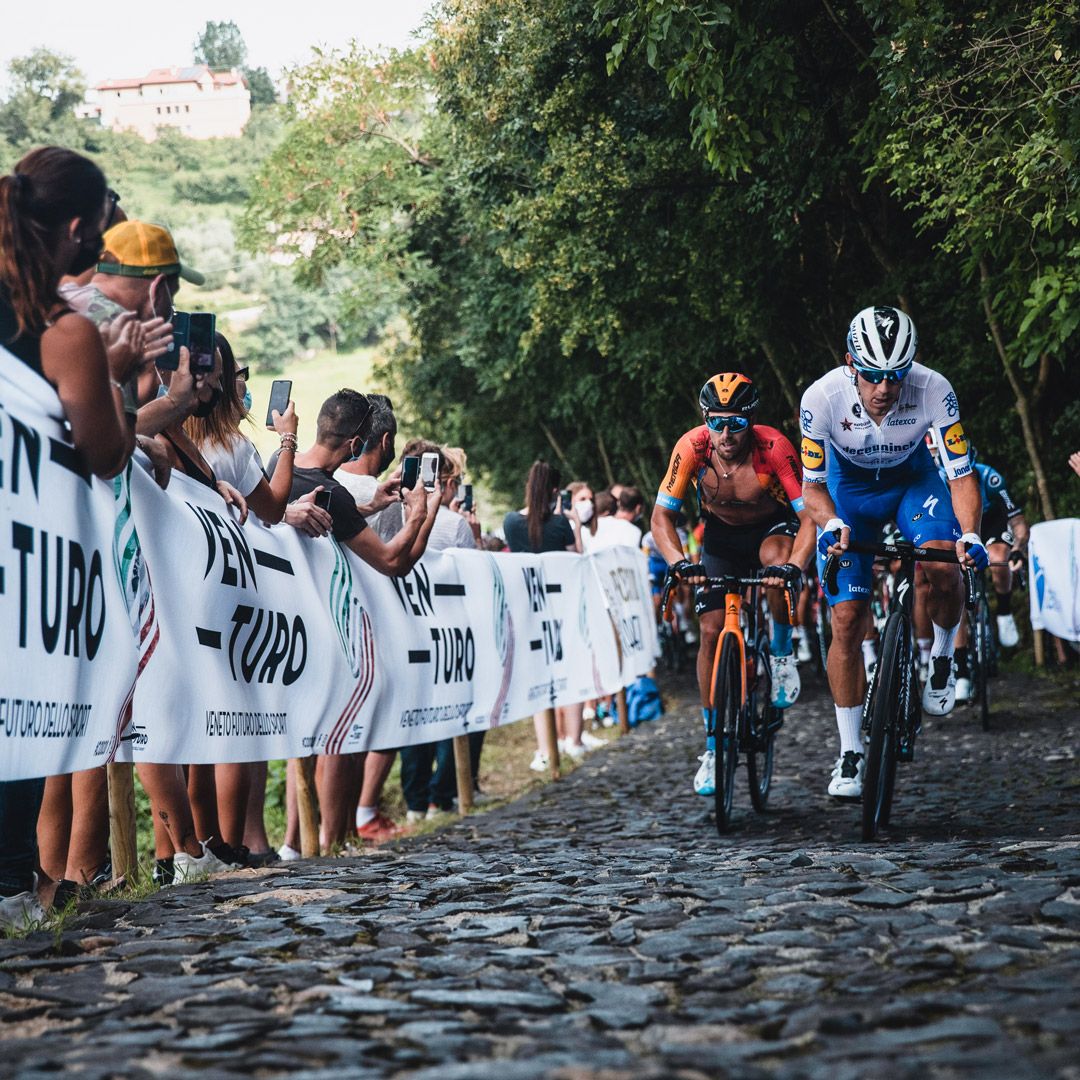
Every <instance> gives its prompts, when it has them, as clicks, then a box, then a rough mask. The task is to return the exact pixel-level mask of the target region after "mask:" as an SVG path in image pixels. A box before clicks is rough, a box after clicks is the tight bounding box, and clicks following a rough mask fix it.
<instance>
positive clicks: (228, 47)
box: [193, 19, 247, 71]
mask: <svg viewBox="0 0 1080 1080" xmlns="http://www.w3.org/2000/svg"><path fill="white" fill-rule="evenodd" d="M193 48H194V59H195V63H196V64H206V66H207V67H208V68H210V70H211V71H230V70H232V69H233V68H242V67H243V66H244V64H245V63H246V62H247V45H246V44H245V43H244V36H243V34H241V33H240V28H239V27H238V26H237V25H236V23H234V22H233V21H232V20H231V19H223V20H222V21H220V22H215V21H214V20H213V19H208V20H207V22H206V25H205V26H204V27H203V28H202V31H201V32H200V33H199V36H198V37H197V38H196V39H195V44H194V46H193Z"/></svg>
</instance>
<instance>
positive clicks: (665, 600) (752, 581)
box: [660, 569, 799, 622]
mask: <svg viewBox="0 0 1080 1080" xmlns="http://www.w3.org/2000/svg"><path fill="white" fill-rule="evenodd" d="M682 580H684V579H682V578H678V577H676V576H675V575H674V574H673V573H672V572H671V570H670V569H669V570H668V574H667V581H666V582H665V583H664V592H663V594H662V595H661V597H660V613H661V618H663V619H664V621H666V622H671V619H672V615H673V611H672V608H673V604H674V592H675V589H676V588H677V587H678V585H679V584H680V582H681V581H682ZM685 581H686V583H687V584H688V585H696V586H697V587H699V588H705V589H723V590H724V591H725V592H737V591H738V590H739V589H764V588H771V586H767V585H766V584H765V582H764V581H762V579H761V578H760V577H735V576H728V577H715V578H714V577H704V576H703V577H694V578H686V579H685ZM784 593H785V595H786V597H787V603H788V613H789V615H790V616H791V619H792V621H793V622H794V619H795V608H796V604H797V603H798V600H799V598H798V596H797V595H796V593H795V590H794V589H793V588H792V587H791V586H790V585H785V586H784Z"/></svg>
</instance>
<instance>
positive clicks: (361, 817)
mask: <svg viewBox="0 0 1080 1080" xmlns="http://www.w3.org/2000/svg"><path fill="white" fill-rule="evenodd" d="M202 282H203V278H202V276H201V275H200V274H198V272H197V271H195V270H193V269H191V268H190V267H187V266H185V265H184V264H183V263H182V261H181V259H180V256H179V254H178V252H177V249H176V245H175V243H174V242H173V238H172V236H171V235H170V233H169V231H168V229H166V228H164V227H162V226H160V225H155V224H151V223H147V222H141V221H135V220H128V219H127V218H126V215H125V214H124V212H123V209H122V208H121V206H120V197H119V195H117V193H116V192H114V191H113V190H112V189H111V188H109V186H108V184H107V182H106V178H105V176H104V175H103V174H102V172H101V170H100V169H99V168H98V167H97V166H96V165H95V164H94V163H93V162H91V161H90V160H88V159H87V158H85V157H83V156H81V155H79V154H76V153H74V152H72V151H69V150H65V149H62V148H59V147H43V148H40V149H37V150H34V151H32V152H31V153H29V154H27V155H26V156H25V157H24V158H23V159H22V160H21V161H19V162H18V164H17V165H16V166H15V168H14V171H13V173H12V174H11V175H8V176H4V177H2V178H0V345H2V349H0V365H19V364H21V365H25V367H26V368H29V369H30V371H32V372H33V373H34V374H35V375H36V376H38V377H40V378H41V379H44V380H45V381H46V382H47V383H48V384H49V385H50V386H51V387H52V388H53V390H55V392H56V395H57V396H58V398H59V401H60V405H61V407H62V409H63V415H64V419H65V421H66V425H67V430H68V432H69V435H70V440H71V443H72V445H73V447H74V449H75V450H76V451H77V452H78V454H79V455H80V456H81V458H82V460H83V462H84V463H85V466H86V468H87V469H88V470H89V472H91V473H93V474H94V475H96V476H98V477H101V478H102V479H104V480H113V479H114V478H118V477H120V476H121V475H122V474H123V473H124V472H125V470H127V469H129V468H132V467H134V468H143V469H146V470H147V471H148V472H151V473H152V475H153V476H154V478H155V480H156V481H157V483H158V484H159V485H160V486H161V487H163V488H164V487H166V486H167V485H168V483H169V481H170V478H171V476H172V474H173V473H174V472H180V473H183V474H184V475H186V476H187V477H188V478H190V479H191V480H192V481H194V482H196V483H198V484H201V485H204V486H205V487H206V488H207V489H208V490H209V491H212V492H214V493H215V497H220V499H221V500H222V502H223V504H225V506H226V507H227V508H228V512H229V513H232V514H234V515H235V517H236V519H237V520H238V521H239V522H241V523H242V522H243V521H244V520H245V519H246V518H247V516H248V514H249V513H253V514H255V515H256V516H257V518H258V519H260V520H261V521H263V522H264V523H266V524H268V525H275V524H279V523H283V524H284V525H285V526H287V527H292V528H295V529H298V530H300V531H301V532H303V533H305V534H306V535H308V536H310V537H313V538H319V537H324V536H326V535H328V534H332V535H333V536H334V537H335V538H336V539H337V541H338V542H339V543H341V544H342V545H345V546H347V547H348V548H350V549H351V550H352V551H353V552H354V553H355V554H356V555H357V556H358V557H359V558H360V559H362V560H364V561H365V562H367V563H368V564H369V565H370V566H372V567H373V568H374V569H376V570H377V571H379V572H381V573H383V574H387V575H402V574H405V573H407V572H408V571H409V570H410V569H411V568H412V567H413V566H414V565H415V563H416V562H417V561H418V560H419V559H420V558H421V557H422V556H423V554H424V553H425V552H426V551H438V550H442V549H445V548H476V547H481V546H483V547H484V548H486V549H487V550H490V551H502V550H510V551H531V552H543V551H562V550H566V551H575V552H589V551H592V550H596V549H599V548H601V547H604V546H609V545H613V544H623V543H629V544H630V545H631V546H634V547H638V546H639V545H640V541H641V530H640V529H639V528H638V527H637V526H636V525H635V524H634V523H633V522H634V520H635V519H636V518H637V517H639V516H640V514H641V510H642V499H641V496H640V494H639V493H638V492H637V491H636V490H634V489H632V488H622V489H612V490H611V491H606V492H598V493H597V494H596V495H595V496H594V493H593V491H592V489H591V488H590V487H589V485H588V484H586V483H583V482H576V483H573V484H571V485H569V487H568V488H563V487H562V485H561V480H560V477H559V475H558V472H557V471H556V470H555V469H553V468H551V467H550V466H549V465H546V464H544V463H542V462H537V463H536V464H535V465H534V466H533V467H532V470H531V471H530V473H529V477H528V482H527V485H526V493H525V505H524V507H523V508H522V509H521V510H520V511H518V512H514V513H511V514H509V515H507V518H506V521H505V525H504V532H505V541H504V540H503V538H502V537H499V536H497V535H491V536H487V537H484V536H481V531H480V525H479V521H478V519H477V516H476V504H475V501H474V500H473V497H472V490H471V485H467V483H466V466H467V459H466V453H465V451H464V450H463V449H461V448H458V447H450V446H444V445H440V444H438V443H436V442H433V441H429V440H426V439H413V440H411V441H409V442H408V443H406V444H405V445H404V446H403V447H402V448H401V455H400V457H399V455H398V448H397V445H396V442H397V434H398V429H397V419H396V417H395V413H394V407H393V403H392V402H391V400H390V399H389V398H388V397H387V396H385V395H383V394H377V393H367V394H365V393H361V392H359V391H357V390H354V389H342V390H340V391H338V392H337V393H335V394H333V395H332V396H331V397H329V398H328V399H327V400H326V401H325V402H324V403H323V404H322V407H321V408H320V410H319V413H318V416H317V417H316V418H315V435H314V440H313V441H312V442H311V443H310V445H306V446H305V448H303V449H301V444H300V441H299V437H298V427H299V421H300V418H299V417H298V416H297V414H296V410H295V407H294V405H293V403H292V402H291V401H289V402H288V403H287V404H285V405H284V407H283V408H282V409H275V410H273V411H272V413H271V414H270V416H269V420H270V421H271V423H272V427H273V430H274V432H275V433H276V435H277V437H278V439H279V440H280V444H279V446H278V448H277V450H276V451H275V453H274V454H273V456H272V457H271V458H270V459H269V461H268V462H266V463H265V465H264V463H263V461H262V460H261V458H260V455H259V453H258V451H257V450H256V448H255V446H254V444H253V443H252V441H251V439H250V438H249V437H248V435H247V434H245V432H244V426H245V424H247V423H249V422H250V411H251V407H252V401H251V395H250V393H249V392H248V390H247V380H248V375H249V370H248V368H247V367H246V366H244V365H243V363H242V360H238V359H237V357H236V355H235V354H234V351H233V348H232V346H231V344H230V342H229V341H228V340H227V339H226V338H225V336H224V335H222V334H221V333H217V334H216V336H215V347H214V348H213V350H212V355H208V356H207V357H206V360H207V361H208V362H206V363H197V362H196V361H197V359H198V358H197V357H196V356H195V355H193V354H194V353H195V352H196V350H195V349H194V348H189V347H188V346H187V345H184V344H181V343H180V334H179V330H177V331H176V334H175V335H174V329H176V328H177V327H178V326H179V325H181V324H179V323H178V322H177V318H176V316H177V315H178V313H180V305H179V293H180V291H181V287H182V285H184V284H185V283H186V284H187V285H196V286H197V285H199V284H202ZM180 314H182V313H180ZM268 426H270V425H269V424H268ZM137 451H138V452H137ZM410 459H420V460H425V461H431V462H433V463H434V468H433V476H432V477H431V478H430V481H429V482H427V483H425V482H423V481H421V482H410V480H409V479H406V477H405V476H404V475H403V472H404V466H405V463H406V462H407V461H409V460H410ZM596 704H597V703H581V704H579V705H576V706H574V707H572V708H567V709H560V710H559V713H560V715H559V718H558V725H559V740H560V748H561V749H562V750H563V751H564V752H565V753H566V754H568V755H569V756H570V757H572V758H575V759H577V758H580V757H581V756H583V755H584V754H585V753H586V751H587V750H589V749H591V748H594V747H595V746H598V745H602V743H603V740H600V739H597V738H596V737H594V736H592V735H591V734H590V733H589V732H588V731H587V730H585V729H584V719H583V718H584V716H585V715H586V709H589V710H590V713H591V715H592V716H595V715H596ZM537 732H538V748H537V751H536V756H535V758H534V760H533V762H532V765H533V768H535V769H537V770H543V769H545V768H547V765H548V761H549V759H550V756H551V754H552V753H553V748H552V747H549V746H547V745H546V744H545V741H544V740H545V732H544V730H543V728H542V725H541V724H539V723H538V724H537ZM469 744H470V745H469V750H470V757H471V764H472V774H473V776H474V778H475V777H477V776H478V775H479V763H480V755H481V751H482V747H483V733H474V734H472V735H470V736H469ZM400 756H401V767H400V775H401V783H402V788H403V793H404V798H405V803H406V805H407V814H406V820H405V821H404V822H402V823H397V822H394V821H392V820H390V819H389V818H388V817H387V816H386V814H385V813H384V812H383V811H382V809H381V807H382V805H383V802H384V800H383V795H384V788H385V785H386V783H387V779H388V777H389V775H390V771H391V768H392V766H393V764H394V760H395V757H396V753H395V752H394V751H389V752H386V751H369V752H366V753H358V754H327V755H323V756H321V757H319V758H318V760H317V764H316V770H315V786H316V792H317V801H318V810H319V820H320V835H319V839H320V846H321V847H322V849H323V850H333V849H335V848H340V847H342V846H343V845H346V844H348V843H356V842H367V843H372V844H378V843H381V842H383V841H385V840H388V839H391V838H394V837H397V836H399V835H401V834H402V833H403V832H405V831H408V830H409V829H410V828H411V827H413V826H415V825H416V824H417V823H418V822H420V821H421V820H427V819H431V818H434V817H437V816H438V815H440V814H443V813H445V812H447V811H449V810H451V809H452V807H453V805H454V802H455V796H456V791H457V788H456V773H455V765H454V755H453V749H452V745H451V740H445V741H443V742H437V743H432V744H428V745H421V746H414V747H408V748H405V749H403V750H401V752H400ZM297 767H298V763H296V762H290V763H289V769H288V775H287V784H286V804H287V823H286V832H285V838H284V843H283V844H282V845H281V846H280V849H279V850H275V849H274V848H273V847H272V846H271V844H270V840H269V837H268V836H267V831H266V826H265V823H264V805H265V801H266V791H267V764H266V763H265V762H255V763H244V764H218V765H195V764H193V765H188V766H180V765H160V764H149V763H139V764H138V765H137V766H136V769H137V773H138V776H139V780H140V782H141V784H142V786H143V788H144V789H145V791H146V793H147V795H148V796H149V800H150V805H151V811H152V820H153V829H154V849H155V867H154V870H153V875H154V878H155V880H157V881H158V882H159V884H162V885H167V884H172V883H181V882H184V881H189V880H192V879H193V878H196V877H201V876H205V875H208V874H213V873H218V872H221V871H224V870H227V869H230V868H238V867H243V866H259V865H265V864H267V863H269V862H273V861H276V860H278V859H284V860H291V859H297V858H299V857H300V839H299V833H300V825H299V813H298V799H297V786H298V780H297V775H296V770H297ZM477 793H478V794H479V792H477ZM114 884H115V883H114V882H113V873H112V866H111V862H110V857H109V809H108V784H107V777H106V769H105V767H104V766H101V767H99V768H95V769H89V770H85V771H83V772H76V773H73V774H69V775H62V776H50V777H48V778H43V779H33V780H18V781H6V782H0V927H2V926H4V925H16V926H17V925H19V924H20V923H28V922H33V921H36V920H38V919H40V918H42V917H43V916H44V914H45V909H46V907H47V906H50V905H51V906H52V907H54V908H62V907H64V906H65V905H67V904H69V903H71V902H73V901H76V902H77V901H78V900H79V899H81V898H83V897H86V896H88V895H92V894H93V893H94V892H95V891H98V890H102V889H106V888H109V887H111V886H113V885H114Z"/></svg>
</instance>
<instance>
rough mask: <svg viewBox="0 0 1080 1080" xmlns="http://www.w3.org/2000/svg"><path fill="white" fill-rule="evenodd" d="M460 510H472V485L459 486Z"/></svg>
mask: <svg viewBox="0 0 1080 1080" xmlns="http://www.w3.org/2000/svg"><path fill="white" fill-rule="evenodd" d="M461 509H462V510H471V509H472V484H462V485H461Z"/></svg>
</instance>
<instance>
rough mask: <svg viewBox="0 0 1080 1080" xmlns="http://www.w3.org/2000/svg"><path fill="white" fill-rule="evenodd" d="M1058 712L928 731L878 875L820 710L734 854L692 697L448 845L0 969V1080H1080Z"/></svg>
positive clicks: (1065, 770) (1077, 856) (27, 949)
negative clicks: (833, 787)
mask: <svg viewBox="0 0 1080 1080" xmlns="http://www.w3.org/2000/svg"><path fill="white" fill-rule="evenodd" d="M1039 685H1040V684H1037V683H1036V682H1035V681H1033V680H1032V681H1026V682H1019V681H1016V680H1014V681H1013V683H1012V685H1011V686H1010V688H1009V689H1010V692H1011V696H1012V700H1013V701H1015V702H1018V703H1019V702H1022V704H1015V705H1013V706H1010V707H1008V708H999V711H998V712H997V713H996V715H995V720H994V726H995V730H994V731H993V732H991V733H990V734H989V735H984V734H983V733H982V732H981V731H980V730H979V729H978V726H977V723H976V721H975V720H974V719H973V718H972V717H971V716H970V715H969V714H968V713H967V712H960V713H958V714H957V715H956V718H955V719H954V718H946V719H945V720H943V721H938V722H936V723H928V724H927V727H926V731H925V732H924V735H923V738H922V741H921V743H920V760H919V761H918V762H917V763H916V764H915V765H913V766H907V767H906V771H904V772H902V773H901V774H900V777H899V781H898V783H899V791H898V796H897V801H896V805H895V810H894V820H895V827H894V829H893V830H892V832H891V833H890V834H889V835H888V836H886V838H885V839H884V840H883V841H882V842H880V843H877V844H874V845H871V846H867V845H863V844H861V843H860V842H859V840H858V832H857V825H858V823H857V807H853V806H850V805H839V804H835V803H832V802H831V801H830V800H829V799H828V798H827V797H826V796H825V794H824V788H825V783H826V780H827V774H828V770H829V767H830V765H831V757H832V755H833V753H834V749H833V746H834V741H833V740H834V728H833V724H832V720H831V710H830V709H828V708H827V707H826V703H825V701H824V699H823V698H822V697H821V696H820V695H819V696H818V698H817V700H816V701H815V700H814V699H813V694H812V693H811V694H810V695H808V700H807V701H806V702H805V704H800V706H798V707H797V708H796V709H795V710H793V711H792V713H791V714H790V719H789V722H788V724H787V725H786V726H785V728H784V730H783V731H782V732H781V739H782V749H781V753H780V756H779V759H778V775H777V781H776V786H775V789H774V793H773V810H772V812H770V813H769V814H768V815H766V816H764V817H757V816H756V815H755V814H754V813H753V811H752V810H751V809H750V805H749V797H748V794H747V793H746V791H745V788H744V787H740V790H739V792H738V795H737V807H738V811H739V812H738V815H737V817H736V820H735V831H734V833H733V834H732V835H730V836H729V837H727V838H724V839H718V838H717V836H716V834H715V831H714V828H713V825H712V822H711V818H710V815H709V814H708V812H707V810H706V803H705V801H704V800H699V799H697V798H696V797H695V796H694V795H693V794H691V793H690V778H691V776H692V774H693V771H694V767H695V766H696V761H695V755H696V754H697V753H698V752H699V741H700V740H699V738H698V733H699V721H698V720H697V719H696V717H695V715H694V710H693V709H692V707H691V705H690V698H689V696H685V697H684V698H683V700H682V706H683V707H682V708H680V709H677V710H675V711H674V712H673V713H672V714H671V715H669V717H668V718H667V719H665V720H664V721H661V722H660V723H658V724H655V725H650V726H649V728H648V729H647V730H644V731H640V732H636V733H635V734H634V735H633V736H632V737H630V738H628V739H625V740H622V741H621V742H620V743H619V744H618V745H617V746H615V747H614V748H612V749H610V750H608V751H605V752H602V753H599V754H597V755H594V756H593V757H592V758H591V759H589V761H588V762H587V764H586V765H585V766H584V767H582V768H581V769H579V770H577V771H576V772H575V773H574V775H573V776H572V777H570V778H568V779H566V780H564V781H562V782H560V783H559V784H557V785H552V786H549V787H547V788H545V789H543V790H541V791H539V792H537V793H535V794H533V795H531V796H529V797H527V798H525V799H523V800H521V801H520V802H518V803H516V804H514V805H513V806H509V807H505V808H503V809H500V810H496V811H494V812H492V813H490V814H487V815H484V816H482V817H479V818H475V819H473V820H471V821H468V822H464V823H461V824H459V825H456V826H454V827H453V828H450V829H448V830H446V831H445V832H442V833H440V834H438V835H435V836H428V837H425V838H423V839H419V840H416V841H412V842H407V843H404V844H402V845H400V846H398V847H397V848H396V849H394V850H389V851H388V850H383V851H381V852H379V853H377V854H374V855H369V856H367V857H364V858H359V859H352V860H335V861H324V862H318V863H300V864H292V865H290V866H289V867H287V868H270V869H268V870H265V871H258V872H256V871H248V872H242V873H239V874H234V875H231V876H229V877H226V878H222V879H220V880H217V881H214V882H210V883H204V884H201V885H192V886H184V887H181V888H177V889H174V890H169V891H167V892H164V893H160V894H158V895H157V896H155V897H153V898H151V899H149V900H147V901H143V902H138V903H134V902H117V901H112V902H109V901H98V902H96V903H94V904H92V905H90V906H89V907H87V908H86V909H85V911H84V913H83V914H82V915H80V916H79V917H78V919H76V920H75V921H74V922H73V923H69V924H68V928H67V929H66V930H65V932H64V933H63V934H62V935H60V936H59V937H58V938H56V937H54V936H53V935H49V934H37V935H34V936H32V937H30V938H28V939H26V940H24V941H21V942H0V1074H5V1075H18V1076H23V1077H31V1076H38V1075H42V1076H44V1075H45V1074H49V1075H52V1074H54V1073H55V1072H56V1071H58V1070H61V1069H63V1070H67V1071H71V1072H73V1073H77V1074H78V1075H80V1076H86V1077H109V1076H121V1075H122V1076H125V1077H150V1076H161V1075H177V1074H180V1073H184V1072H198V1073H200V1074H202V1075H205V1076H215V1077H227V1076H233V1075H236V1076H252V1075H254V1076H278V1075H286V1074H287V1075H289V1076H291V1077H293V1078H297V1080H301V1078H309V1077H310V1078H315V1077H327V1078H330V1080H347V1078H353V1077H357V1078H359V1077H377V1076H415V1077H418V1078H422V1080H486V1078H492V1080H532V1078H540V1077H554V1078H560V1080H583V1078H585V1077H595V1078H598V1080H618V1078H621V1077H649V1078H652V1077H655V1078H660V1077H683V1078H688V1080H689V1078H694V1080H698V1078H705V1077H717V1076H732V1077H757V1076H766V1075H768V1076H782V1077H793V1078H794V1077H807V1078H811V1077H823V1078H824V1077H828V1078H830V1080H844V1078H847V1077H851V1078H856V1077H865V1076H874V1077H892V1076H897V1077H912V1078H914V1077H919V1078H922V1077H926V1076H940V1077H952V1076H978V1077H980V1078H994V1077H1003V1078H1005V1077H1007V1078H1010V1080H1011V1078H1015V1077H1068V1078H1072V1077H1080V835H1078V834H1080V812H1078V809H1077V803H1078V800H1077V791H1078V790H1080V788H1078V785H1080V779H1078V775H1077V768H1076V759H1075V757H1074V756H1073V755H1074V752H1075V748H1076V747H1077V745H1078V736H1080V711H1078V710H1077V708H1076V707H1075V704H1073V705H1071V706H1070V705H1068V704H1066V705H1064V706H1063V705H1062V704H1061V696H1060V688H1059V690H1058V691H1057V694H1058V697H1057V699H1056V700H1055V699H1053V698H1052V697H1046V698H1045V700H1043V699H1040V697H1039V694H1040V693H1044V691H1042V690H1040V689H1039ZM744 776H745V774H743V773H740V777H739V783H740V785H742V784H743V783H744Z"/></svg>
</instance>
